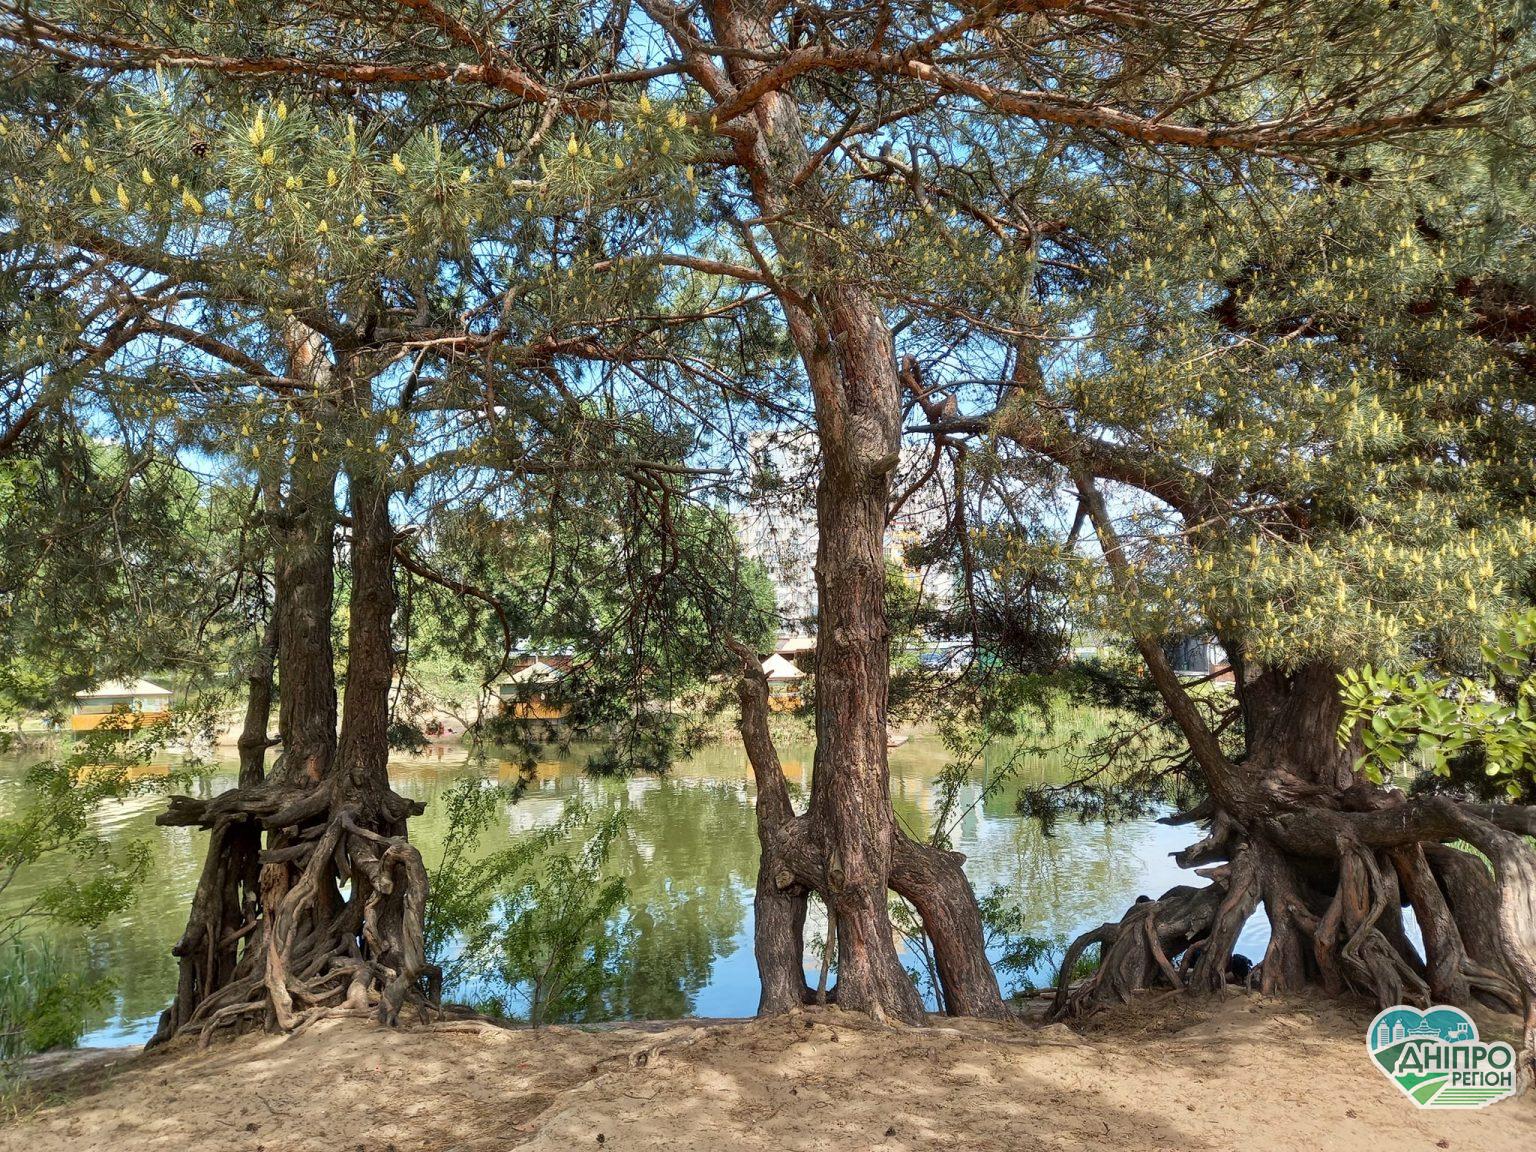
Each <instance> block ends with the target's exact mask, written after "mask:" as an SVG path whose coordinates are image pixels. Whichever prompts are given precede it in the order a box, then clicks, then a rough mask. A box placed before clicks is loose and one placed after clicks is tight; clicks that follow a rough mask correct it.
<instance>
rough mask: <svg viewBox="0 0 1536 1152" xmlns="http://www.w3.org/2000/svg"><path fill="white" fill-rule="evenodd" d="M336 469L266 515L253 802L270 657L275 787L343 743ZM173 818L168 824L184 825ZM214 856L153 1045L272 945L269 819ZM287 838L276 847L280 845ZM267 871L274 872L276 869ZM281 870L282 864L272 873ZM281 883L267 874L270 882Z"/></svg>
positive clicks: (214, 837)
mask: <svg viewBox="0 0 1536 1152" xmlns="http://www.w3.org/2000/svg"><path fill="white" fill-rule="evenodd" d="M335 485H336V471H335V469H334V468H333V467H325V466H320V467H313V468H310V467H306V466H305V465H304V464H301V463H297V462H296V464H295V467H294V470H293V471H292V472H291V474H290V476H289V482H288V491H287V493H286V495H285V496H283V497H281V498H280V499H279V501H278V503H277V506H276V507H274V508H272V509H270V510H269V515H268V520H269V528H270V533H271V538H272V541H273V552H274V555H273V569H274V580H273V584H274V597H273V607H272V615H271V618H270V620H269V621H268V625H267V628H266V629H265V631H264V634H263V637H262V642H261V647H260V649H259V650H258V655H257V658H256V660H255V662H254V664H253V666H252V670H251V675H250V678H249V687H248V692H249V694H248V696H247V700H246V713H245V722H244V726H243V727H242V729H241V733H240V736H239V738H238V740H237V747H238V749H239V754H240V770H239V779H238V787H237V788H236V789H235V791H234V793H231V794H228V795H242V796H247V795H256V794H258V793H260V792H261V791H262V790H263V789H264V787H265V786H266V785H267V783H268V781H267V773H266V770H265V767H266V751H267V728H268V724H269V722H270V717H271V709H272V688H273V685H272V679H273V659H274V657H276V659H277V661H278V666H279V669H280V671H281V675H280V677H279V679H278V696H279V707H278V737H279V744H280V745H281V747H282V749H283V751H282V754H281V755H280V757H279V761H278V764H277V766H276V768H275V770H274V771H273V773H272V783H273V785H277V784H280V783H281V784H289V785H293V786H298V787H305V786H308V787H313V786H314V785H315V783H316V782H317V781H318V780H319V779H320V777H321V776H322V775H323V774H324V773H325V772H326V771H328V770H329V766H330V762H331V757H332V755H333V751H334V747H335V739H336V679H335V677H336V672H335V663H334V661H335V657H334V652H333V648H332V644H331V601H332V595H333V584H334V581H335V574H334V566H335V561H334V548H333V544H332V535H333V532H334V526H335V520H336V510H335V505H334V492H335ZM171 815H172V814H167V816H166V817H162V818H161V820H162V822H168V823H175V822H179V821H176V820H173V819H170V818H169V817H170V816H171ZM207 827H208V828H209V840H208V851H207V854H206V855H205V856H204V859H203V870H202V873H201V874H200V876H199V878H198V887H197V891H196V892H195V893H194V895H193V899H192V907H191V909H190V911H189V914H188V917H187V927H186V929H185V930H184V931H183V933H182V935H181V938H180V939H179V940H178V941H177V943H176V944H175V946H174V947H173V948H172V949H171V951H172V954H173V955H174V956H175V957H176V959H177V968H178V975H177V984H176V995H175V998H174V999H173V1000H172V1001H171V1004H170V1006H169V1007H168V1008H167V1009H166V1010H165V1012H163V1013H162V1014H161V1017H160V1021H159V1024H158V1026H157V1028H156V1031H155V1035H154V1037H153V1038H152V1039H151V1041H150V1043H151V1044H154V1043H159V1042H161V1041H164V1040H167V1039H169V1038H170V1037H171V1036H173V1035H175V1034H176V1033H177V1032H179V1031H180V1030H181V1029H182V1028H184V1027H185V1026H186V1025H188V1024H189V1023H190V1022H191V1021H192V1020H193V1019H194V1018H197V1017H198V1015H199V1012H200V1010H201V1009H202V1008H203V1005H204V1004H205V1003H206V1002H207V1001H209V999H210V998H212V997H214V996H216V995H217V994H219V993H220V992H221V991H223V990H224V989H226V988H228V987H229V986H230V985H231V984H232V983H234V982H236V981H237V980H238V979H239V978H240V974H241V973H242V972H244V971H246V970H247V969H249V967H250V966H251V963H252V960H251V959H250V958H251V957H252V955H253V953H254V952H255V951H259V950H260V948H261V947H262V946H263V936H262V928H263V924H262V918H261V910H262V908H263V906H264V904H263V899H262V891H263V887H264V882H263V876H262V871H263V865H262V863H261V848H262V844H261V842H262V833H263V828H262V825H261V823H260V822H259V821H258V820H257V819H256V818H255V817H254V816H252V815H251V814H249V813H247V812H244V811H241V810H239V809H238V808H236V809H234V810H231V811H230V812H228V813H227V814H225V815H224V816H223V817H222V818H218V819H214V820H212V821H210V822H209V823H208V824H207ZM281 837H282V833H281V831H279V832H276V833H274V835H273V837H272V840H271V843H270V844H269V847H271V848H279V847H281V846H282V845H281ZM267 867H268V869H271V868H273V867H274V866H273V865H268V866H267ZM275 867H277V868H278V869H281V868H282V866H281V865H277V866H275ZM276 882H277V878H276V877H274V876H267V877H266V879H265V884H266V885H267V886H270V885H272V884H274V883H276Z"/></svg>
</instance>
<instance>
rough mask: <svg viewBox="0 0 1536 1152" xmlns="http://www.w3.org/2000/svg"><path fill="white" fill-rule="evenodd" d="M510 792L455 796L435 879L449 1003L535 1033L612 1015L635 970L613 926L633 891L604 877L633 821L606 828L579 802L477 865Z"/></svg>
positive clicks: (439, 949)
mask: <svg viewBox="0 0 1536 1152" xmlns="http://www.w3.org/2000/svg"><path fill="white" fill-rule="evenodd" d="M506 793H507V789H505V788H503V787H501V786H497V785H493V784H491V783H490V782H489V781H483V780H477V779H472V780H463V781H460V782H459V783H458V784H457V785H455V786H454V788H453V789H451V790H450V792H449V794H448V796H447V800H446V805H447V812H448V819H449V832H448V836H447V839H446V841H445V843H444V847H443V857H442V861H441V863H440V864H439V865H438V868H437V870H436V872H435V873H434V874H433V877H432V895H431V898H430V901H429V903H428V907H427V949H428V955H429V957H430V958H431V959H433V960H434V961H436V962H437V963H439V964H441V965H442V966H443V969H444V986H445V989H446V990H447V991H448V993H449V994H450V995H452V994H464V993H466V992H467V993H469V994H470V995H471V996H472V998H473V1000H474V1002H475V1004H476V1006H477V1007H479V1008H481V1009H482V1010H483V1011H488V1012H490V1013H492V1014H494V1015H498V1016H513V1017H518V1018H521V1019H523V1020H526V1021H527V1022H528V1023H530V1024H533V1025H539V1024H546V1023H554V1022H560V1021H590V1020H599V1019H606V1018H607V1017H608V1016H609V1015H611V1013H610V1011H609V1009H608V1005H607V1000H606V998H605V995H604V994H605V992H606V990H607V989H608V988H610V987H611V986H612V984H613V981H614V979H615V977H616V974H617V973H618V972H619V971H620V970H621V969H622V968H623V966H624V956H625V954H626V952H627V949H628V947H629V943H628V934H627V933H626V932H625V931H624V930H623V928H622V927H620V928H619V929H618V930H613V931H611V930H610V928H609V921H610V920H611V919H612V918H613V917H614V916H615V915H616V914H617V913H618V911H619V910H620V908H621V907H622V906H623V903H624V898H625V896H626V888H625V884H624V881H623V880H622V879H619V878H616V877H610V876H607V875H605V871H606V865H607V862H608V858H609V855H610V853H611V851H612V848H613V845H614V843H615V841H616V840H617V839H618V838H619V837H620V836H621V835H622V834H623V832H624V829H625V822H624V816H623V814H622V813H615V814H613V815H610V816H607V817H604V818H602V819H598V818H596V816H595V814H594V813H593V811H592V810H591V808H590V807H589V806H588V805H587V804H586V803H585V802H583V801H582V800H581V799H580V798H573V799H571V800H570V801H568V802H567V803H566V805H565V808H564V810H563V812H562V813H561V816H560V819H559V820H558V821H557V822H555V823H554V824H552V825H550V826H549V827H547V828H543V829H540V830H538V831H537V832H534V833H531V834H529V835H528V836H526V837H525V838H523V839H522V840H520V841H518V843H516V844H514V845H512V846H511V847H509V848H505V849H502V850H501V851H498V852H493V853H490V854H488V855H484V856H478V857H477V856H476V852H475V850H476V848H477V846H478V844H479V842H480V839H481V837H482V836H483V834H484V832H485V831H486V829H487V828H489V827H490V824H491V821H492V820H493V819H494V818H495V816H496V814H497V813H498V812H499V811H500V804H501V801H502V799H503V798H504V796H505V795H506Z"/></svg>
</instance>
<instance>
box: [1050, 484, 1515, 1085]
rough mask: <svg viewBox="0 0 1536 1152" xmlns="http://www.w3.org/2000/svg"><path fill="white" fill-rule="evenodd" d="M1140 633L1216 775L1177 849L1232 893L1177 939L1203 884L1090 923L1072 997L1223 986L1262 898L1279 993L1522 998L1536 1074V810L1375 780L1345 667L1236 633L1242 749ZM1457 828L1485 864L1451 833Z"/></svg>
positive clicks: (1421, 1000) (1233, 648)
mask: <svg viewBox="0 0 1536 1152" xmlns="http://www.w3.org/2000/svg"><path fill="white" fill-rule="evenodd" d="M1074 479H1075V480H1076V482H1077V485H1078V490H1079V493H1080V494H1081V495H1082V497H1083V501H1084V506H1085V508H1087V510H1088V512H1089V514H1090V515H1091V517H1092V518H1093V521H1094V527H1095V529H1096V531H1097V532H1098V534H1099V540H1100V543H1101V545H1102V546H1103V549H1104V554H1105V559H1106V563H1107V564H1108V567H1109V569H1110V572H1111V575H1112V578H1113V579H1114V581H1115V584H1116V587H1117V588H1118V589H1119V590H1121V591H1122V592H1124V593H1126V594H1128V595H1130V596H1132V597H1134V596H1135V594H1136V576H1135V573H1134V571H1133V570H1132V569H1131V568H1130V566H1129V565H1128V564H1127V563H1126V560H1125V556H1124V553H1123V551H1122V547H1121V544H1120V541H1119V539H1118V536H1117V535H1116V532H1115V529H1114V527H1113V525H1112V522H1111V521H1110V518H1109V515H1108V512H1107V509H1106V508H1105V506H1104V502H1103V500H1102V497H1100V495H1099V494H1098V492H1097V491H1096V489H1095V487H1094V482H1093V479H1092V477H1091V476H1089V475H1088V474H1087V473H1086V472H1085V471H1084V470H1082V469H1081V468H1075V469H1074ZM1136 642H1137V647H1138V649H1139V650H1140V651H1141V653H1142V656H1143V658H1144V659H1145V660H1146V663H1147V668H1148V671H1149V673H1150V675H1151V677H1152V679H1153V681H1154V683H1155V684H1156V685H1157V688H1158V690H1159V693H1160V694H1161V695H1162V697H1163V699H1164V701H1165V702H1166V703H1167V704H1168V707H1169V710H1170V713H1171V714H1172V716H1173V718H1174V720H1175V721H1176V722H1177V723H1178V725H1179V727H1180V729H1181V730H1182V731H1183V733H1184V735H1185V736H1186V737H1187V738H1188V740H1189V745H1190V750H1191V754H1192V757H1193V759H1194V761H1195V763H1196V765H1197V766H1198V768H1199V770H1200V771H1201V774H1202V775H1203V777H1204V779H1205V782H1206V784H1207V786H1208V788H1209V791H1210V798H1209V800H1207V801H1206V802H1205V803H1204V804H1202V805H1201V806H1200V807H1199V809H1198V810H1197V811H1196V812H1194V813H1191V814H1190V819H1195V818H1198V819H1201V820H1204V821H1205V822H1206V823H1207V824H1208V827H1209V834H1208V835H1207V836H1206V837H1205V838H1204V839H1203V840H1202V841H1200V843H1198V844H1196V845H1194V846H1193V847H1191V848H1189V849H1187V850H1186V851H1185V852H1183V853H1181V854H1180V856H1179V860H1180V863H1181V864H1183V865H1185V866H1186V867H1192V866H1195V865H1201V864H1204V865H1206V867H1204V868H1202V869H1201V872H1202V874H1204V875H1207V876H1208V877H1209V878H1210V879H1211V880H1212V884H1211V887H1210V888H1209V889H1205V890H1200V891H1201V892H1204V893H1207V894H1208V895H1206V896H1202V897H1200V899H1201V900H1205V899H1215V898H1219V900H1220V903H1219V905H1218V907H1217V909H1216V912H1215V914H1214V916H1213V917H1212V919H1211V921H1210V924H1209V926H1208V927H1207V926H1198V925H1197V926H1196V931H1197V933H1198V935H1197V936H1195V937H1187V936H1177V935H1176V936H1175V938H1174V939H1172V940H1171V941H1170V939H1169V938H1168V937H1167V935H1166V934H1164V933H1160V932H1153V931H1144V932H1138V931H1137V930H1136V929H1137V927H1138V925H1142V924H1150V923H1153V922H1155V921H1161V920H1164V919H1166V917H1167V914H1168V912H1169V911H1173V912H1175V913H1177V914H1179V915H1180V916H1181V918H1182V917H1183V913H1185V912H1187V911H1188V906H1189V902H1190V901H1191V900H1192V899H1195V898H1194V897H1191V896H1190V895H1189V890H1181V889H1176V890H1175V891H1174V892H1172V893H1169V894H1167V895H1165V896H1164V897H1163V898H1162V899H1161V900H1158V901H1153V902H1150V905H1147V904H1142V905H1137V906H1136V907H1135V908H1132V909H1131V910H1130V911H1129V912H1127V913H1126V915H1125V917H1124V918H1123V919H1122V920H1121V921H1120V923H1119V924H1116V925H1105V926H1103V927H1101V928H1099V929H1095V930H1094V932H1091V933H1087V934H1085V935H1084V936H1082V937H1080V938H1079V939H1078V940H1077V941H1076V942H1075V943H1074V945H1073V947H1072V949H1071V951H1070V952H1069V955H1070V956H1073V957H1074V958H1075V956H1076V955H1078V954H1080V953H1081V952H1082V951H1083V950H1085V949H1086V948H1088V947H1091V946H1093V945H1099V946H1100V948H1101V955H1102V957H1103V960H1104V963H1105V965H1106V968H1107V969H1108V970H1107V971H1105V972H1104V973H1102V974H1101V975H1100V976H1098V977H1095V978H1094V979H1092V980H1090V981H1087V982H1086V983H1085V984H1084V985H1082V986H1081V987H1079V988H1077V989H1069V988H1068V986H1067V982H1068V981H1069V980H1070V975H1071V972H1070V969H1071V965H1066V966H1064V970H1063V976H1062V982H1061V985H1060V986H1059V988H1058V996H1057V1010H1058V1012H1067V1011H1077V1012H1081V1011H1087V1010H1091V1009H1092V1008H1093V1007H1095V1006H1097V1004H1099V1003H1102V1002H1105V1001H1106V1000H1110V999H1122V998H1124V997H1125V996H1127V995H1129V994H1131V993H1132V992H1134V991H1136V990H1137V989H1138V988H1141V987H1155V986H1170V985H1171V986H1173V987H1185V988H1190V989H1206V988H1214V987H1219V986H1220V985H1221V983H1222V982H1223V981H1222V975H1223V974H1224V972H1225V971H1226V968H1227V965H1228V963H1229V958H1230V956H1231V949H1232V945H1233V942H1234V941H1235V940H1236V936H1237V932H1238V931H1239V930H1240V929H1241V924H1242V921H1243V920H1244V919H1246V918H1247V916H1248V914H1249V913H1250V912H1251V911H1252V909H1253V908H1254V907H1255V905H1256V903H1257V902H1258V901H1262V902H1263V906H1264V911H1265V914H1266V916H1267V917H1268V919H1269V922H1270V929H1271V938H1270V944H1269V948H1268V950H1267V951H1266V954H1265V956H1264V959H1263V961H1262V963H1261V965H1260V970H1259V972H1258V979H1259V981H1260V985H1261V987H1262V988H1263V989H1264V990H1265V991H1266V992H1297V991H1300V990H1302V989H1304V988H1306V987H1309V986H1316V987H1320V988H1322V989H1323V990H1324V991H1325V992H1327V993H1329V994H1339V993H1342V992H1356V993H1359V994H1362V995H1365V996H1368V997H1370V998H1371V999H1372V1000H1374V1001H1375V1002H1376V1003H1377V1004H1378V1005H1379V1006H1381V1007H1386V1006H1389V1005H1392V1004H1397V1003H1401V1002H1405V1001H1406V1002H1411V1003H1415V1004H1419V1005H1425V1004H1428V1003H1431V1002H1436V1003H1450V1004H1457V1005H1466V1004H1469V1003H1470V1002H1472V1001H1473V1000H1474V999H1476V1000H1479V1001H1481V1002H1482V1003H1484V1004H1487V1005H1489V1006H1492V1007H1502V1008H1506V1009H1509V1010H1512V1011H1517V1012H1523V1013H1524V1015H1525V1026H1526V1059H1525V1061H1524V1073H1523V1074H1524V1076H1525V1078H1526V1079H1527V1080H1529V1078H1530V1076H1531V1074H1532V1072H1533V1071H1536V1007H1533V1005H1536V850H1533V849H1532V848H1531V846H1530V844H1529V842H1528V840H1527V839H1524V838H1523V837H1529V836H1531V835H1532V834H1533V833H1536V809H1532V808H1530V807H1526V806H1520V805H1483V804H1474V803H1469V802H1460V801H1455V800H1451V799H1449V798H1447V797H1443V796H1429V797H1422V798H1408V797H1405V796H1404V795H1403V794H1402V793H1401V792H1399V791H1396V790H1392V789H1387V788H1382V787H1377V786H1373V785H1371V784H1370V783H1368V782H1367V781H1364V780H1362V779H1360V778H1359V777H1357V776H1356V774H1355V772H1354V769H1353V765H1354V762H1355V760H1356V758H1357V756H1358V752H1359V747H1358V743H1357V741H1354V740H1350V741H1347V742H1343V743H1341V742H1340V740H1339V735H1338V733H1339V721H1340V718H1341V715H1342V705H1341V702H1340V698H1339V695H1338V687H1337V678H1336V673H1335V669H1333V668H1330V667H1327V666H1325V665H1309V666H1305V667H1302V668H1300V669H1298V670H1295V671H1292V672H1288V673H1283V672H1280V671H1277V670H1273V669H1258V668H1252V667H1249V666H1247V665H1246V663H1245V661H1244V659H1243V652H1242V646H1241V644H1240V643H1239V642H1238V641H1237V640H1235V639H1233V638H1231V637H1223V642H1224V644H1225V645H1226V647H1227V650H1228V652H1229V654H1231V655H1232V657H1233V665H1234V669H1235V670H1236V672H1237V688H1236V690H1237V692H1238V694H1239V703H1240V706H1241V708H1242V713H1243V720H1244V729H1243V731H1244V736H1245V742H1246V745H1247V746H1246V754H1245V755H1244V756H1242V757H1241V758H1237V759H1229V758H1228V757H1227V756H1226V755H1225V754H1224V752H1223V751H1222V749H1221V747H1220V745H1219V743H1218V742H1217V741H1216V739H1215V737H1214V736H1213V735H1212V733H1211V731H1210V730H1209V729H1208V728H1207V727H1206V726H1205V723H1204V721H1203V719H1202V717H1201V715H1200V713H1199V710H1198V708H1197V707H1196V706H1195V705H1194V703H1193V701H1192V699H1191V697H1190V696H1189V694H1188V693H1187V692H1186V691H1185V690H1184V688H1183V687H1182V686H1181V684H1180V683H1179V681H1178V678H1177V676H1175V675H1174V674H1173V672H1172V670H1171V668H1170V667H1169V666H1168V664H1167V661H1166V659H1165V658H1164V657H1163V656H1162V653H1161V650H1160V648H1159V647H1158V645H1157V643H1156V641H1155V639H1154V638H1152V637H1147V636H1140V637H1137V638H1136ZM1170 822H1175V823H1184V822H1188V821H1187V820H1186V819H1184V818H1178V819H1176V820H1173V821H1170ZM1456 840H1461V841H1466V842H1467V843H1470V844H1471V845H1472V846H1473V847H1475V848H1476V849H1477V850H1478V851H1479V852H1480V853H1482V856H1483V857H1486V859H1487V861H1488V864H1485V863H1484V862H1483V860H1482V859H1480V858H1479V857H1477V856H1473V855H1471V854H1469V853H1467V852H1464V851H1460V850H1458V849H1455V848H1451V847H1448V846H1447V842H1450V841H1456ZM1489 864H1491V866H1492V867H1491V871H1490V868H1489V866H1488V865H1489ZM1404 906H1411V907H1412V908H1413V909H1414V912H1415V916H1416V918H1417V920H1418V922H1419V926H1420V929H1421V932H1422V938H1423V954H1422V955H1420V953H1419V951H1418V950H1417V949H1415V948H1414V946H1413V945H1412V944H1411V943H1410V942H1409V940H1408V937H1407V934H1406V932H1405V929H1404V924H1403V913H1402V909H1403V907H1404ZM1170 947H1172V948H1182V949H1183V950H1184V956H1183V958H1182V959H1180V961H1179V963H1178V964H1177V965H1174V966H1170V965H1169V964H1166V963H1160V962H1158V960H1159V958H1160V952H1166V951H1167V950H1168V949H1169V948H1170ZM1191 956H1193V957H1194V960H1193V961H1191V960H1190V957H1191ZM1168 958H1172V954H1171V953H1170V954H1169V956H1168ZM1186 972H1191V973H1192V975H1191V976H1189V977H1186V975H1185V974H1186Z"/></svg>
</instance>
